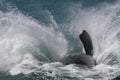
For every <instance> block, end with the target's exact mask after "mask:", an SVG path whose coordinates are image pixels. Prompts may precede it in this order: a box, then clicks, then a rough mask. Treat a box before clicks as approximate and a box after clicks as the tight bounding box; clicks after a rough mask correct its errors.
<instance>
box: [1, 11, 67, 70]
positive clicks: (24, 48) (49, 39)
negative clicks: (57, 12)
mask: <svg viewBox="0 0 120 80" xmlns="http://www.w3.org/2000/svg"><path fill="white" fill-rule="evenodd" d="M66 51H67V41H66V39H65V37H64V35H63V34H62V33H60V32H55V31H54V29H53V28H51V27H46V26H44V25H40V24H39V23H37V21H35V20H34V19H32V18H29V17H26V16H24V15H22V14H21V13H20V12H16V11H11V12H2V11H0V65H1V66H0V70H3V71H4V70H9V69H11V68H12V67H14V66H15V65H16V64H18V63H20V62H21V61H22V60H23V58H24V56H25V55H26V54H30V55H33V56H34V57H37V56H38V57H37V58H38V59H39V60H40V61H52V60H54V61H55V60H59V59H60V58H61V57H63V56H64V54H65V53H66Z"/></svg>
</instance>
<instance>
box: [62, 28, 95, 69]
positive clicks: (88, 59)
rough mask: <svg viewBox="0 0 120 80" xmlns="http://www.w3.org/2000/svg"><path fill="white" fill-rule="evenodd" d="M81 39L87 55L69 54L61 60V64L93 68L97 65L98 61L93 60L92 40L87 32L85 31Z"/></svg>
mask: <svg viewBox="0 0 120 80" xmlns="http://www.w3.org/2000/svg"><path fill="white" fill-rule="evenodd" d="M79 37H80V39H81V41H82V43H83V45H84V48H85V51H86V54H68V55H65V56H64V57H63V58H62V59H61V61H60V62H61V63H63V64H65V65H68V64H77V65H80V66H81V65H82V66H88V67H92V66H95V65H96V61H95V60H94V58H93V45H92V40H91V38H90V36H89V34H88V32H87V31H86V30H83V32H82V34H80V36H79Z"/></svg>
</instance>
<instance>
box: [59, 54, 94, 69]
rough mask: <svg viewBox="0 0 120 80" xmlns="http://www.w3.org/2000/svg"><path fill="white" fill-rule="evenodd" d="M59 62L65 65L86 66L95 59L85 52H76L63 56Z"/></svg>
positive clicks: (91, 63)
mask: <svg viewBox="0 0 120 80" xmlns="http://www.w3.org/2000/svg"><path fill="white" fill-rule="evenodd" d="M61 62H62V63H63V64H65V65H68V64H77V65H80V66H83V65H85V66H88V67H91V66H94V65H95V60H94V59H93V58H92V57H91V56H89V55H87V54H76V55H74V54H69V55H66V56H64V58H63V59H62V60H61Z"/></svg>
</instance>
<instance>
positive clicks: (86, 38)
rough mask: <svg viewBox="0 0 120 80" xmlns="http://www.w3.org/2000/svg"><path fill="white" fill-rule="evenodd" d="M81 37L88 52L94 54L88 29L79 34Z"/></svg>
mask: <svg viewBox="0 0 120 80" xmlns="http://www.w3.org/2000/svg"><path fill="white" fill-rule="evenodd" d="M79 38H80V40H81V41H82V43H83V45H84V48H85V52H86V54H87V55H90V56H93V44H92V40H91V37H90V35H89V34H88V32H87V31H86V30H83V32H82V34H80V35H79Z"/></svg>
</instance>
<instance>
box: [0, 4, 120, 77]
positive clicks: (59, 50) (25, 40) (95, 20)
mask: <svg viewBox="0 0 120 80" xmlns="http://www.w3.org/2000/svg"><path fill="white" fill-rule="evenodd" d="M101 6H102V7H101ZM101 6H97V7H96V8H89V9H81V7H80V6H74V5H72V7H70V9H68V10H70V12H71V13H72V14H71V15H70V16H69V17H68V19H71V20H70V22H69V23H64V25H63V26H60V27H58V26H59V24H57V23H56V22H55V20H54V18H53V16H52V14H50V12H49V11H48V14H49V19H50V20H51V22H52V23H51V24H52V25H51V26H47V27H46V26H44V25H41V24H40V23H38V22H37V21H36V20H34V19H32V18H30V17H28V16H25V15H23V14H22V13H20V12H19V11H10V12H2V11H0V71H8V70H10V73H11V74H13V75H15V74H18V73H21V72H22V73H30V72H32V69H29V67H26V66H25V67H26V68H25V69H23V68H22V67H23V65H26V64H29V66H32V68H33V67H39V66H38V65H36V64H38V63H39V61H47V62H50V61H57V60H59V59H60V58H61V57H63V56H64V55H65V54H66V53H67V52H68V50H70V49H69V48H70V47H71V45H68V43H73V44H74V43H77V44H78V45H80V44H79V38H78V36H79V34H80V33H81V32H82V30H83V29H86V30H87V31H88V32H89V33H90V35H91V38H92V40H93V45H94V54H95V55H94V58H95V59H96V60H97V62H98V63H99V64H98V65H97V66H96V67H93V68H92V69H90V70H85V69H81V68H80V69H78V68H76V67H74V66H71V65H68V66H65V67H63V66H61V64H58V63H51V64H48V63H47V64H44V65H42V66H40V67H39V68H40V71H42V70H43V71H45V70H46V71H47V70H48V69H52V71H53V72H54V74H57V75H60V74H64V73H65V75H67V76H68V75H70V76H72V75H73V73H74V75H73V77H80V78H81V77H82V78H83V79H84V78H86V79H91V78H90V77H91V76H92V75H95V74H97V75H98V76H100V77H103V79H106V78H107V79H108V78H110V77H109V76H110V75H111V74H112V75H113V74H115V73H117V72H118V73H119V64H115V65H117V66H115V65H113V66H109V65H108V63H109V62H111V61H112V62H113V60H114V59H113V58H111V57H110V55H112V56H115V57H116V59H117V61H119V59H118V58H119V57H120V54H119V52H120V51H119V48H120V46H119V45H120V39H119V38H120V37H119V35H120V22H119V21H120V8H119V2H118V3H116V4H114V5H109V4H103V5H101ZM53 26H54V27H53ZM58 30H59V31H58ZM67 34H69V36H72V38H74V39H73V40H69V38H67ZM74 40H75V41H74ZM80 46H81V45H80ZM73 47H74V46H73ZM78 47H79V46H78ZM38 60H39V61H38ZM3 61H4V62H3ZM57 64H58V65H59V66H57V67H59V69H58V68H56V65H57ZM105 64H106V65H105ZM33 65H34V66H33ZM54 65H55V66H54ZM7 66H8V67H7ZM46 67H47V69H46ZM103 67H104V71H103V70H102V69H103ZM101 68H102V69H101ZM61 70H62V71H61ZM80 70H81V71H80ZM73 71H74V72H73ZM110 72H112V73H111V74H109V73H110ZM84 73H85V74H84ZM105 74H106V75H105ZM54 76H55V75H54ZM89 76H90V77H89ZM62 77H63V76H62Z"/></svg>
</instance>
